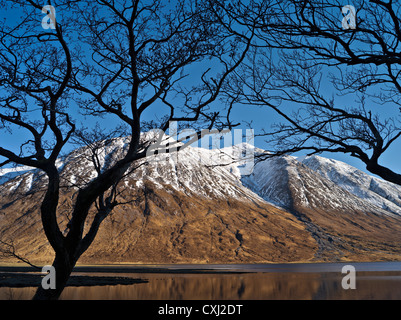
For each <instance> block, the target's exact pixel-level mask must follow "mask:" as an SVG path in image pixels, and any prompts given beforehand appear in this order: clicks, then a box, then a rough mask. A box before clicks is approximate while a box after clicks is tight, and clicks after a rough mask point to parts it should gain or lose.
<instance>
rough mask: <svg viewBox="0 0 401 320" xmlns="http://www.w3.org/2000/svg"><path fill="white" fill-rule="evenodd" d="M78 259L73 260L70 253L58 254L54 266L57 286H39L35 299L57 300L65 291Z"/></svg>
mask: <svg viewBox="0 0 401 320" xmlns="http://www.w3.org/2000/svg"><path fill="white" fill-rule="evenodd" d="M75 262H76V261H71V260H70V258H69V256H68V254H56V257H55V259H54V261H53V267H54V269H55V271H56V288H55V289H47V290H46V289H44V288H43V287H42V285H40V286H39V287H38V289H37V290H36V293H35V295H34V297H33V300H57V299H58V298H59V297H60V295H61V293H62V292H63V290H64V288H65V286H66V284H67V281H68V279H69V277H70V274H71V272H72V269H73V268H74V266H75Z"/></svg>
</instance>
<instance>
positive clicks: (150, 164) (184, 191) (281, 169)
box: [0, 138, 401, 263]
mask: <svg viewBox="0 0 401 320" xmlns="http://www.w3.org/2000/svg"><path fill="white" fill-rule="evenodd" d="M127 139H128V138H115V139H111V140H110V141H108V142H105V143H104V145H103V146H102V147H101V148H100V149H99V153H98V158H99V163H98V165H99V166H100V167H101V168H103V169H104V168H107V166H109V165H111V164H112V163H113V162H114V161H116V160H117V159H118V158H119V157H121V155H122V154H123V152H124V150H125V148H126V146H127ZM243 147H244V145H241V146H234V147H233V148H232V150H231V149H230V148H228V149H227V148H225V149H223V150H218V149H217V150H216V149H213V150H207V149H201V148H195V147H187V148H184V149H183V150H181V151H179V152H178V153H174V152H172V153H167V154H159V155H154V156H152V157H151V158H148V159H147V160H146V161H145V160H144V161H143V162H142V163H136V164H135V165H136V166H137V169H136V170H135V171H133V172H132V174H130V175H129V176H126V177H124V179H123V180H122V181H121V183H120V200H121V201H122V202H124V205H121V206H118V207H117V208H116V209H115V210H114V212H113V214H112V215H111V216H110V217H109V218H108V219H106V220H105V221H104V223H103V225H102V227H101V230H100V231H99V234H98V236H97V238H96V240H95V242H94V243H93V245H92V247H90V248H89V250H88V251H87V252H86V253H85V254H84V255H83V256H82V258H81V260H80V261H81V262H82V263H117V262H126V263H128V262H131V263H235V262H240V263H262V262H263V263H267V262H299V261H302V262H305V261H349V260H357V261H377V260H397V259H398V260H399V259H400V258H401V249H399V243H400V241H401V218H400V214H401V206H400V204H401V200H400V197H399V196H398V194H397V192H399V191H401V187H398V186H395V185H393V184H390V183H388V182H385V181H382V180H380V179H377V178H375V177H371V176H369V175H367V174H365V173H363V172H359V171H357V169H355V168H352V167H351V166H349V165H347V164H345V163H342V162H338V161H335V160H330V159H326V158H322V157H317V156H314V157H309V158H305V159H302V160H301V161H300V160H298V159H297V158H295V157H292V156H283V157H279V158H269V159H265V160H263V161H260V162H257V163H256V164H255V167H254V170H253V173H252V174H250V175H247V176H244V175H241V171H240V169H239V163H238V162H235V161H232V160H233V159H232V156H233V155H238V150H234V149H235V148H239V149H241V148H243ZM256 152H259V153H261V152H263V150H260V149H256ZM222 162H223V164H224V165H222ZM216 163H217V165H216ZM58 167H59V171H60V173H61V176H62V182H63V185H62V193H61V197H60V205H59V208H58V211H59V216H58V220H59V223H60V225H61V230H64V229H65V228H66V225H67V222H68V219H69V212H70V210H71V208H72V206H73V199H74V197H75V195H76V192H77V190H78V189H79V188H80V187H82V186H83V185H84V184H85V183H88V182H89V181H91V180H92V179H94V178H95V177H96V171H95V170H94V166H93V163H91V150H90V149H89V148H87V147H86V148H85V147H84V148H80V149H77V150H74V151H73V152H71V153H70V154H69V155H67V157H66V158H65V159H64V160H60V161H59V162H58ZM23 169H24V170H23V171H22V174H20V175H18V169H15V170H14V171H10V170H5V169H2V170H3V171H1V170H0V176H2V177H3V182H2V184H1V188H0V239H5V240H7V239H13V240H14V243H15V245H16V249H17V250H18V252H19V253H21V255H23V256H26V257H27V258H30V259H31V260H33V261H47V262H49V260H50V257H51V256H52V251H51V249H50V247H49V245H48V244H47V241H46V239H45V238H44V234H43V230H42V228H41V222H40V214H39V204H40V199H41V197H43V193H44V186H45V183H46V179H47V178H46V177H45V175H44V174H43V173H41V172H40V171H38V170H31V171H29V170H25V169H27V168H23ZM4 170H5V171H4ZM10 172H12V175H9V174H10ZM7 174H8V175H9V179H8V180H6V179H4V178H6V175H7ZM0 181H2V180H0ZM359 181H360V182H361V183H359ZM399 194H400V195H401V192H400V193H399ZM88 227H89V225H87V226H86V228H88Z"/></svg>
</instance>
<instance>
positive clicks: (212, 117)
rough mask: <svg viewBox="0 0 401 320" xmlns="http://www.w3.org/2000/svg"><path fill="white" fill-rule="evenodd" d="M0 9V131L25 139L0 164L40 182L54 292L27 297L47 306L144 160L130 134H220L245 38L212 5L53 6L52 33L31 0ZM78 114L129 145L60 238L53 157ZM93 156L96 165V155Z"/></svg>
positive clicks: (83, 195) (86, 190)
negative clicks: (174, 127)
mask: <svg viewBox="0 0 401 320" xmlns="http://www.w3.org/2000/svg"><path fill="white" fill-rule="evenodd" d="M1 4H2V7H5V8H6V9H7V10H10V11H9V13H10V14H11V13H12V14H13V16H14V19H11V20H7V23H3V24H2V25H1V26H0V120H1V122H0V130H2V131H3V132H4V133H5V134H6V133H7V132H12V131H13V130H24V131H25V135H24V137H26V139H25V140H24V139H22V140H21V141H18V140H15V141H14V146H13V148H11V147H8V148H7V147H6V146H1V147H0V156H1V159H2V160H1V164H0V166H4V165H6V164H10V163H14V164H18V165H26V166H31V167H35V168H38V169H40V170H42V171H44V172H45V173H46V175H47V177H48V185H47V190H46V193H45V196H44V199H43V202H42V205H41V219H42V224H43V229H44V232H45V234H46V237H47V239H48V241H49V243H50V245H51V246H52V248H53V249H54V252H55V259H54V262H53V266H54V267H55V269H56V289H55V290H53V289H48V290H44V289H43V288H41V287H39V288H38V290H37V292H36V295H35V297H34V298H35V299H57V298H58V297H59V295H60V294H61V292H62V291H63V289H64V287H65V285H66V282H67V280H68V278H69V276H70V274H71V272H72V270H73V268H74V266H75V264H76V262H77V260H78V259H79V257H80V256H81V255H82V254H83V253H84V252H85V251H86V250H87V249H88V247H89V246H90V245H91V243H92V242H93V240H94V239H95V237H96V234H97V232H98V230H99V226H100V225H101V223H102V221H103V220H104V219H105V218H106V217H107V216H109V215H110V213H111V212H112V210H113V208H114V207H115V206H116V205H118V201H117V198H116V185H117V183H118V182H119V181H120V180H121V178H122V177H123V176H124V175H125V174H127V172H128V171H129V168H131V166H132V163H133V162H135V161H137V160H140V159H143V158H145V157H146V150H147V148H148V147H149V143H143V141H142V140H141V131H143V129H144V128H149V127H152V128H160V129H162V130H164V131H166V129H167V128H168V123H169V121H180V122H184V123H193V124H194V125H195V124H197V125H199V126H200V127H201V126H205V125H206V126H208V127H212V126H224V125H227V117H223V114H224V112H222V111H223V110H221V109H218V108H217V109H216V107H215V106H213V102H214V101H216V100H217V99H218V97H219V93H220V90H221V87H222V85H223V84H224V83H225V81H226V79H227V77H228V76H229V75H230V74H231V73H232V72H233V71H234V70H235V69H236V68H237V67H238V66H239V65H240V63H241V62H242V61H243V59H244V58H245V55H246V52H247V50H248V49H249V47H250V43H251V40H252V33H249V32H248V33H247V34H245V33H244V34H242V35H241V36H239V35H233V34H232V33H230V32H228V30H227V28H226V27H225V25H224V24H222V23H221V21H220V19H219V18H218V17H219V15H217V13H219V12H220V11H221V8H220V7H219V6H218V5H216V4H215V3H214V1H196V0H193V1H186V0H180V1H176V2H175V3H174V4H172V3H167V4H165V2H164V1H161V0H153V1H139V0H132V1H122V0H121V1H114V0H113V1H110V0H99V1H73V0H60V1H54V2H49V5H53V6H54V7H55V9H56V12H57V15H56V23H55V29H47V30H46V29H42V28H41V27H40V21H41V19H42V18H43V14H41V9H42V3H41V2H39V1H35V0H28V1H19V0H6V1H1ZM12 21H14V23H12ZM163 107H164V109H163ZM151 108H153V109H151ZM150 110H153V111H152V112H153V113H157V114H158V115H159V116H158V117H156V116H155V117H154V118H153V119H151V120H149V118H146V117H145V116H144V114H145V112H149V111H150ZM83 116H86V117H93V118H95V119H96V118H98V119H100V118H101V117H105V119H107V120H108V122H110V119H111V120H112V121H115V123H116V126H121V125H123V126H125V128H126V129H127V132H128V135H129V143H128V148H127V150H126V151H125V153H124V155H123V156H122V157H121V159H118V160H117V161H115V162H114V163H112V164H111V165H110V166H108V167H107V168H105V169H104V170H98V169H99V168H97V175H96V177H95V178H93V179H92V180H91V181H88V182H87V183H85V184H84V185H82V186H81V187H80V188H79V190H78V191H77V195H76V197H75V198H74V203H73V205H72V206H71V212H70V214H69V215H68V216H69V217H70V220H69V223H68V230H66V232H62V231H61V230H60V226H59V225H58V223H57V216H58V207H59V194H60V186H61V177H60V173H59V170H58V169H57V166H56V160H57V159H58V158H59V157H60V155H61V154H62V152H63V150H65V149H66V148H67V147H69V145H70V142H71V138H72V137H73V136H75V137H79V132H80V130H79V128H78V125H77V123H78V122H79V120H80V119H82V117H83ZM96 136H97V135H94V136H93V138H95V137H96ZM81 137H82V135H81ZM87 138H90V137H89V136H87ZM85 143H87V144H91V143H94V141H86V142H85ZM92 150H94V151H95V152H94V153H93V159H94V163H95V164H96V150H97V146H95V147H94V148H93V149H92ZM93 208H95V209H96V210H95V212H96V213H95V216H94V218H93V220H92V221H91V225H90V228H89V231H88V232H87V233H86V234H85V233H84V224H85V222H86V221H87V220H88V215H89V212H90V210H91V209H92V210H93Z"/></svg>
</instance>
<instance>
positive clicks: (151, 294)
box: [0, 272, 401, 300]
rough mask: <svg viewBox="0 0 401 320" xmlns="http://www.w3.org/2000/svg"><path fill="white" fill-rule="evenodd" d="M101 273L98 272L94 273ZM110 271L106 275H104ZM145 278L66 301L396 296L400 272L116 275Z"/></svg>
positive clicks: (66, 295)
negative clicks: (352, 279) (349, 277)
mask: <svg viewBox="0 0 401 320" xmlns="http://www.w3.org/2000/svg"><path fill="white" fill-rule="evenodd" d="M96 275H99V276H100V275H101V274H96ZM108 275H109V276H110V274H108ZM116 276H124V277H134V278H143V279H148V280H149V282H148V283H141V284H134V285H116V286H92V287H67V288H66V289H65V290H64V292H63V294H62V296H61V299H69V300H75V299H79V300H92V299H96V300H108V299H114V300H130V299H135V300H141V299H146V300H148V299H149V300H161V299H163V300H164V299H166V300H168V299H173V300H180V299H185V300H197V299H201V300H215V299H217V300H225V299H230V300H238V299H245V300H259V299H266V300H274V299H280V300H287V299H291V300H314V299H315V300H323V299H385V300H391V299H397V300H399V299H401V273H400V272H362V273H359V274H358V275H357V282H356V283H357V289H356V290H344V289H342V287H341V279H342V275H341V273H334V272H327V273H247V274H146V273H145V274H144V273H140V274H134V273H127V274H121V273H119V274H116ZM34 292H35V288H0V299H31V297H32V296H33V294H34Z"/></svg>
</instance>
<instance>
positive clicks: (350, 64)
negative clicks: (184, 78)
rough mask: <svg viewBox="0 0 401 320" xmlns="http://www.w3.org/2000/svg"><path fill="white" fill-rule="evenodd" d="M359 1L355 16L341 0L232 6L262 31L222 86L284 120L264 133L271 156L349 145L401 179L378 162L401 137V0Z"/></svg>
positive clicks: (375, 168) (233, 97)
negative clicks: (245, 60)
mask: <svg viewBox="0 0 401 320" xmlns="http://www.w3.org/2000/svg"><path fill="white" fill-rule="evenodd" d="M352 5H353V6H354V7H355V13H356V16H354V17H353V16H352V12H351V11H353V9H352V10H349V9H350V7H349V6H348V7H347V8H343V6H344V4H343V2H341V1H337V0H329V1H324V2H322V1H314V0H285V1H257V0H256V1H251V2H250V3H249V4H239V5H237V6H234V7H232V8H229V9H227V10H228V12H229V14H231V16H232V17H233V19H235V20H237V21H238V23H239V24H242V25H243V26H247V25H249V26H254V25H256V31H255V34H256V35H255V39H257V40H255V43H254V47H253V50H252V52H253V54H252V56H251V57H250V58H249V59H248V60H247V63H246V64H244V65H243V66H242V67H241V68H239V69H237V70H236V72H235V75H233V77H232V79H230V81H228V82H227V86H226V90H225V91H226V93H227V94H228V97H229V99H230V101H235V102H237V103H244V104H247V105H253V106H258V107H267V108H269V109H271V110H274V111H275V112H276V114H277V115H278V116H279V117H280V118H281V119H282V121H280V123H278V124H276V125H275V126H274V127H273V129H272V130H268V129H267V128H265V131H264V132H262V133H261V135H262V136H263V135H264V136H266V137H267V141H268V142H269V143H272V144H274V146H275V147H274V148H273V149H272V150H271V151H272V155H273V154H274V155H280V154H287V153H293V152H297V151H302V150H306V151H308V153H309V154H310V155H311V154H318V153H321V152H333V153H345V154H348V155H350V156H352V157H355V158H358V159H359V160H361V161H362V162H363V163H364V164H365V165H366V169H367V170H368V171H370V172H372V173H374V174H377V175H378V176H380V177H382V178H383V179H385V180H388V181H390V182H393V183H396V184H398V185H401V175H400V174H399V173H397V172H394V171H392V170H391V169H390V168H387V167H385V166H383V165H381V164H380V163H379V162H380V160H381V159H382V158H383V157H382V156H383V154H384V153H386V151H387V150H388V149H389V148H390V147H391V146H392V145H394V142H395V141H398V140H399V138H400V136H401V126H400V122H399V107H400V103H401V100H400V97H401V56H400V49H401V47H400V46H401V27H400V25H401V20H400V17H401V4H400V3H399V2H398V1H378V0H370V1H366V0H357V1H353V3H352ZM261 11H263V12H265V14H263V15H261V14H260V12H261ZM353 18H355V25H353V23H351V22H353V21H351V20H350V19H353ZM383 111H384V112H383Z"/></svg>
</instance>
